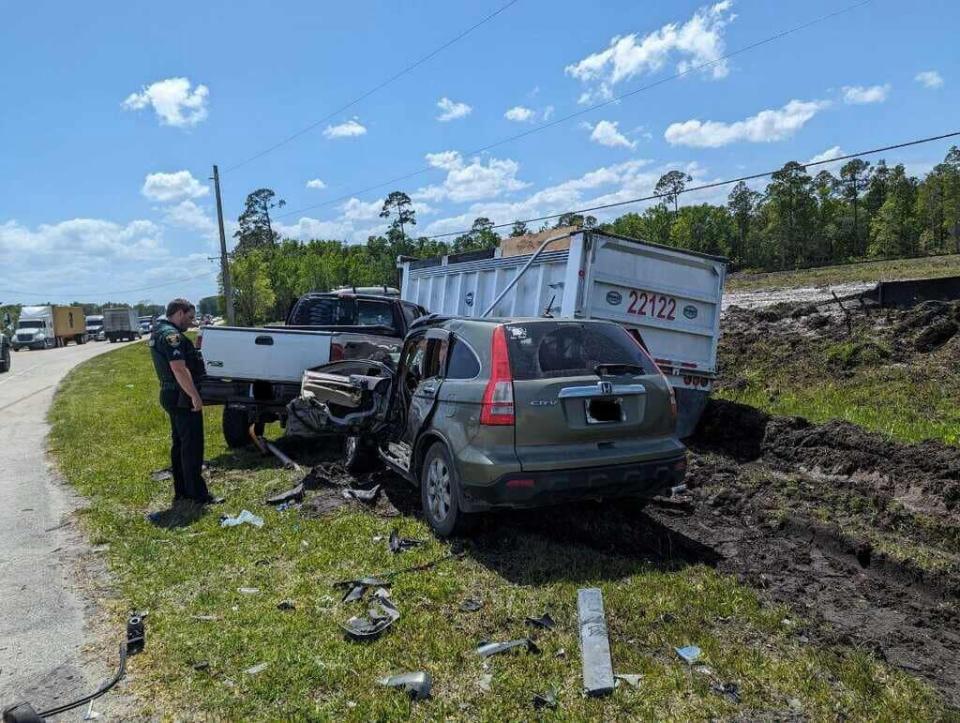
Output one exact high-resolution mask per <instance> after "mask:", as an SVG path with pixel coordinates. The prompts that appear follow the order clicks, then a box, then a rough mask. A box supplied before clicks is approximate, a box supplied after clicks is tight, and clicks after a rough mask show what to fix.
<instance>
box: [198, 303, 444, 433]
mask: <svg viewBox="0 0 960 723" xmlns="http://www.w3.org/2000/svg"><path fill="white" fill-rule="evenodd" d="M426 313H427V312H426V310H425V309H424V308H423V307H422V306H419V305H417V304H414V303H411V302H408V301H401V300H400V299H399V298H398V297H397V296H394V295H390V294H367V293H356V292H353V291H334V292H324V293H319V292H316V293H310V294H306V295H305V296H303V297H301V298H300V299H298V300H297V302H296V303H295V304H294V305H293V307H292V308H291V309H290V313H289V314H288V316H287V319H286V323H285V324H284V325H278V326H265V327H236V326H206V327H203V328H202V329H201V331H200V339H199V346H200V350H201V353H202V354H203V358H204V365H205V368H206V373H207V375H206V377H205V378H204V379H203V380H202V381H201V383H200V396H201V397H202V398H203V403H204V404H207V405H216V404H222V405H223V436H224V438H225V439H226V441H227V444H228V445H229V446H231V447H242V446H245V445H247V444H249V443H250V441H251V437H250V428H251V426H253V428H254V433H257V434H259V433H261V432H262V430H263V426H264V425H265V424H266V423H268V422H275V421H280V422H281V423H285V422H286V414H287V404H288V403H289V402H290V401H291V400H292V399H294V398H295V397H296V396H298V395H299V393H300V383H301V381H302V378H303V373H304V372H305V371H306V370H307V369H314V368H316V367H319V366H323V365H324V364H327V363H329V362H331V361H338V360H340V359H378V360H381V361H385V360H387V359H389V358H390V357H391V356H396V355H397V354H398V353H399V350H400V345H401V344H402V342H403V338H404V336H406V333H407V330H408V328H409V327H410V325H411V324H412V323H413V322H414V321H415V320H416V319H418V318H420V317H421V316H424V315H425V314H426Z"/></svg>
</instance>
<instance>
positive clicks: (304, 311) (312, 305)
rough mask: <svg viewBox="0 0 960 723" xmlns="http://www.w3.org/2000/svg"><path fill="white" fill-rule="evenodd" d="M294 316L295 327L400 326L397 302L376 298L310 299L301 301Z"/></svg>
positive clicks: (290, 322) (291, 321)
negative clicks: (397, 323) (395, 309)
mask: <svg viewBox="0 0 960 723" xmlns="http://www.w3.org/2000/svg"><path fill="white" fill-rule="evenodd" d="M291 316H292V318H291V319H290V321H289V324H290V325H291V326H382V327H386V328H388V329H394V328H395V326H396V324H395V321H394V317H393V305H392V304H390V303H388V302H386V301H376V300H373V299H351V298H343V297H333V296H327V297H317V298H312V299H311V298H308V299H304V300H302V301H301V302H299V303H298V304H297V306H296V308H295V309H294V310H293V314H292V315H291Z"/></svg>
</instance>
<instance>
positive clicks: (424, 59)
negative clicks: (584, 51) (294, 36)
mask: <svg viewBox="0 0 960 723" xmlns="http://www.w3.org/2000/svg"><path fill="white" fill-rule="evenodd" d="M517 2H519V0H510V2H508V3H507V4H505V5H502V6H501V7H500V8H498V9H497V10H495V11H494V12H492V13H490V14H489V15H487V16H486V17H485V18H483V19H482V20H480V21H479V22H477V23H474V24H473V25H471V26H470V27H469V28H467V29H466V30H463V31H462V32H460V34H459V35H457V36H455V37H453V38H451V39H450V40H448V41H447V42H445V43H444V44H443V45H441V46H440V47H439V48H436V49H435V50H432V51H431V52H429V53H427V54H426V55H424V56H423V57H422V58H420V59H419V60H417V61H415V62H414V63H412V64H410V65H408V66H407V67H405V68H403V69H402V70H400V71H398V72H396V73H394V74H393V75H391V76H390V77H389V78H387V79H386V80H384V81H382V82H381V83H379V84H378V85H375V86H374V87H373V88H371V89H370V90H368V91H366V92H365V93H363V94H362V95H359V96H357V97H356V98H354V99H353V100H351V101H350V102H349V103H347V104H346V105H344V106H342V107H340V108H337V110H335V111H331V112H330V113H328V114H327V115H325V116H324V117H323V118H321V119H320V120H318V121H314V122H313V123H311V124H310V125H308V126H306V127H305V128H302V129H300V130H299V131H297V132H296V133H294V134H292V135H290V136H287V137H286V138H284V139H283V140H282V141H280V142H279V143H274V144H273V145H272V146H270V147H269V148H264V149H263V150H262V151H259V152H258V153H255V154H254V155H252V156H250V157H249V158H247V159H246V160H243V161H240V162H239V163H235V164H234V165H232V166H228V167H227V168H225V169H223V172H224V173H230V171H233V170H236V169H237V168H240V167H241V166H245V165H246V164H248V163H250V162H252V161H255V160H257V159H258V158H262V157H263V156H265V155H267V154H268V153H272V152H273V151H275V150H277V149H278V148H280V147H281V146H285V145H286V144H287V143H290V142H291V141H294V140H296V139H297V138H299V137H300V136H302V135H304V134H305V133H309V132H310V131H312V130H313V129H314V128H316V127H317V126H320V125H323V124H324V123H326V122H327V121H329V120H331V119H332V118H334V117H336V116H338V115H340V114H341V113H343V112H344V111H347V110H349V109H350V108H352V107H353V106H355V105H356V104H357V103H359V102H361V101H363V100H366V99H367V98H369V97H370V96H371V95H373V94H374V93H376V92H377V91H379V90H382V89H383V88H386V87H387V86H388V85H390V84H391V83H393V82H394V81H396V80H399V79H400V78H401V77H403V76H404V75H406V74H407V73H410V72H411V71H413V70H416V69H417V68H418V67H420V66H421V65H423V64H424V63H426V62H427V61H429V60H431V59H432V58H434V57H436V56H437V55H439V54H440V53H442V52H443V51H444V50H446V49H447V48H449V47H450V46H451V45H453V44H454V43H456V42H458V41H460V40H462V39H463V38H465V37H466V36H468V35H469V34H470V33H472V32H473V31H474V30H476V29H477V28H479V27H480V26H481V25H485V24H486V23H488V22H490V21H491V20H493V19H494V18H495V17H497V16H498V15H500V13H502V12H504V11H505V10H507V9H508V8H510V7H511V6H512V5H515V4H516V3H517Z"/></svg>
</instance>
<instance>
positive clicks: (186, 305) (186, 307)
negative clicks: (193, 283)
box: [167, 299, 197, 319]
mask: <svg viewBox="0 0 960 723" xmlns="http://www.w3.org/2000/svg"><path fill="white" fill-rule="evenodd" d="M196 308H197V307H196V306H194V305H193V304H192V303H191V302H189V301H187V300H186V299H174V300H173V301H171V302H170V303H169V304H167V318H168V319H169V318H170V317H171V316H173V315H174V314H176V313H177V312H178V311H192V310H193V309H196Z"/></svg>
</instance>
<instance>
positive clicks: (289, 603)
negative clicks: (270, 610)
mask: <svg viewBox="0 0 960 723" xmlns="http://www.w3.org/2000/svg"><path fill="white" fill-rule="evenodd" d="M296 609H297V604H296V603H295V602H294V601H293V600H289V599H288V600H281V601H280V602H278V603H277V610H296Z"/></svg>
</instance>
